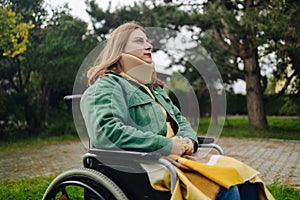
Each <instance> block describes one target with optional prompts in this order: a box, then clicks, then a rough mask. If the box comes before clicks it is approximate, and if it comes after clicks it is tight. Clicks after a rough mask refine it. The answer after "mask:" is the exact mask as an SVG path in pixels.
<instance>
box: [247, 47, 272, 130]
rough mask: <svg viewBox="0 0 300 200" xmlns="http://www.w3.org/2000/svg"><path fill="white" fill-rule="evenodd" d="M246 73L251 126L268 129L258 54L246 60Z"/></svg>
mask: <svg viewBox="0 0 300 200" xmlns="http://www.w3.org/2000/svg"><path fill="white" fill-rule="evenodd" d="M243 60H244V71H245V81H246V91H247V110H248V120H249V125H250V126H253V127H255V128H259V129H266V128H267V127H268V123H267V118H266V114H265V109H264V101H263V92H262V87H261V84H260V70H259V66H258V59H257V53H253V54H252V56H250V57H248V58H244V59H243Z"/></svg>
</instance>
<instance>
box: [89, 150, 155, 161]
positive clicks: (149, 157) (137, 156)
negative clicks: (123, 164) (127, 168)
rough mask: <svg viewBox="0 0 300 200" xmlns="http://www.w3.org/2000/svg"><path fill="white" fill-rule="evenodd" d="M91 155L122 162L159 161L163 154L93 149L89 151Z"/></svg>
mask: <svg viewBox="0 0 300 200" xmlns="http://www.w3.org/2000/svg"><path fill="white" fill-rule="evenodd" d="M89 155H90V156H91V155H94V156H95V157H100V158H110V159H121V160H134V161H139V162H141V161H148V162H149V161H157V160H158V159H159V158H160V157H161V154H159V153H156V152H150V153H149V152H137V151H128V150H113V149H97V148H92V149H90V150H89Z"/></svg>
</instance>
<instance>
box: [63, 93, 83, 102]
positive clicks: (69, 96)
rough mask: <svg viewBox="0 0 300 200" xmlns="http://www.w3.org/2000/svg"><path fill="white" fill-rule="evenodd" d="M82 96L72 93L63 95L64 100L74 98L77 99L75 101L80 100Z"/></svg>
mask: <svg viewBox="0 0 300 200" xmlns="http://www.w3.org/2000/svg"><path fill="white" fill-rule="evenodd" d="M81 97H82V94H72V95H67V96H64V100H65V101H70V100H72V101H74V100H77V101H80V99H81Z"/></svg>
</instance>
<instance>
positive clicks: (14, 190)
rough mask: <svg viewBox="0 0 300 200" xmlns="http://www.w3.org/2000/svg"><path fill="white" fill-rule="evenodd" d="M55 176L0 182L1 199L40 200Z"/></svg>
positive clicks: (75, 195)
mask: <svg viewBox="0 0 300 200" xmlns="http://www.w3.org/2000/svg"><path fill="white" fill-rule="evenodd" d="M53 178H54V176H49V177H36V178H26V179H22V180H17V181H4V182H0V200H29V199H30V200H40V199H42V197H43V194H44V192H45V191H46V189H47V187H48V185H49V184H50V182H51V180H52V179H53ZM267 188H268V189H269V191H270V192H271V193H272V195H273V196H274V198H275V199H277V200H296V199H300V191H299V190H296V189H293V188H288V187H286V186H281V185H279V184H278V183H274V184H271V185H268V186H267ZM70 190H71V192H70V193H69V194H72V197H71V198H72V199H82V198H81V197H82V195H81V194H82V191H80V190H79V191H78V190H77V188H70Z"/></svg>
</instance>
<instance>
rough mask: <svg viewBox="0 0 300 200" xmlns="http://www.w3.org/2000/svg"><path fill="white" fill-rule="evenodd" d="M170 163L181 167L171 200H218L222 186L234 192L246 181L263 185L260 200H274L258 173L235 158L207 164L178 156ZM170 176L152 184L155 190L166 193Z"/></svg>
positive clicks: (216, 160)
mask: <svg viewBox="0 0 300 200" xmlns="http://www.w3.org/2000/svg"><path fill="white" fill-rule="evenodd" d="M168 159H169V160H171V162H173V163H174V162H176V164H175V165H176V166H177V167H176V172H177V176H178V181H177V183H176V187H175V191H174V193H173V195H172V198H171V199H173V200H177V199H186V200H194V199H215V198H216V195H217V194H218V191H219V189H220V187H221V186H222V187H225V188H230V187H231V186H234V185H238V184H242V183H245V182H246V181H249V182H251V183H257V184H258V185H259V199H260V200H274V197H273V196H272V194H271V193H270V192H269V191H268V189H267V188H266V187H265V185H264V184H263V182H262V180H261V179H260V178H259V177H258V172H257V171H256V170H254V169H252V168H251V167H249V166H247V165H246V164H244V163H242V162H240V161H238V160H235V159H233V158H230V157H226V156H219V155H216V156H212V158H211V159H210V162H208V163H206V164H204V163H201V162H198V161H195V160H190V159H186V158H183V157H180V156H175V155H171V156H168ZM168 175H169V174H168V173H166V175H165V176H164V178H163V179H164V180H163V181H160V182H157V183H152V186H153V187H154V188H155V189H158V190H162V191H165V190H166V189H169V186H167V184H168V183H169V181H170V180H169V176H168ZM162 188H163V189H162Z"/></svg>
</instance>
